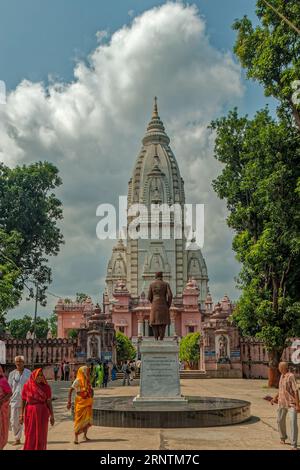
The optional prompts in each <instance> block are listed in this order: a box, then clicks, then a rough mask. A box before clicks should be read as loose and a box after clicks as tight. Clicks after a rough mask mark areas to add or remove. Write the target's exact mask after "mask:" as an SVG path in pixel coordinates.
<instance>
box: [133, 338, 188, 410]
mask: <svg viewBox="0 0 300 470" xmlns="http://www.w3.org/2000/svg"><path fill="white" fill-rule="evenodd" d="M140 352H141V360H142V365H141V378H140V394H139V395H138V396H137V397H135V398H134V400H133V405H134V406H140V405H149V406H151V405H152V406H160V405H164V406H165V405H166V404H168V405H176V406H178V405H183V406H186V405H187V404H188V401H187V399H186V398H184V397H183V396H182V395H181V392H180V376H179V360H178V353H179V346H178V344H177V341H176V340H174V339H173V338H165V339H164V340H163V341H160V340H159V341H155V339H146V340H145V339H143V341H142V342H141V345H140Z"/></svg>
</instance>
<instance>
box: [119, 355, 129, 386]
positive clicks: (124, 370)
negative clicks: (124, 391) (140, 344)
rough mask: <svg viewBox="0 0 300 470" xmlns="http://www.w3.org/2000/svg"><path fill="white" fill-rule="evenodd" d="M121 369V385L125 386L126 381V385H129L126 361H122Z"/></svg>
mask: <svg viewBox="0 0 300 470" xmlns="http://www.w3.org/2000/svg"><path fill="white" fill-rule="evenodd" d="M121 370H122V372H123V386H125V384H126V382H127V385H130V367H129V364H128V363H127V361H124V363H123V365H122V369H121Z"/></svg>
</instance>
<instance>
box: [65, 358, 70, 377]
mask: <svg viewBox="0 0 300 470" xmlns="http://www.w3.org/2000/svg"><path fill="white" fill-rule="evenodd" d="M64 379H65V381H66V382H68V381H69V380H70V365H69V363H68V362H65V363H64Z"/></svg>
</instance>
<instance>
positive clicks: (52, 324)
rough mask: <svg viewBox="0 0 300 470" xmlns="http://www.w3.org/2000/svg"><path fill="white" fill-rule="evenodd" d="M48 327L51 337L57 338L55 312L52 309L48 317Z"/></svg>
mask: <svg viewBox="0 0 300 470" xmlns="http://www.w3.org/2000/svg"><path fill="white" fill-rule="evenodd" d="M49 328H50V331H51V335H52V336H53V338H57V313H56V311H55V310H53V312H52V314H51V316H50V318H49Z"/></svg>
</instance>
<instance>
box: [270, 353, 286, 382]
mask: <svg viewBox="0 0 300 470" xmlns="http://www.w3.org/2000/svg"><path fill="white" fill-rule="evenodd" d="M282 352H283V351H278V350H277V349H275V350H272V351H270V352H269V373H268V378H269V382H268V386H269V387H274V388H278V385H279V379H280V372H279V370H278V365H279V362H280V359H281V356H282Z"/></svg>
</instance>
